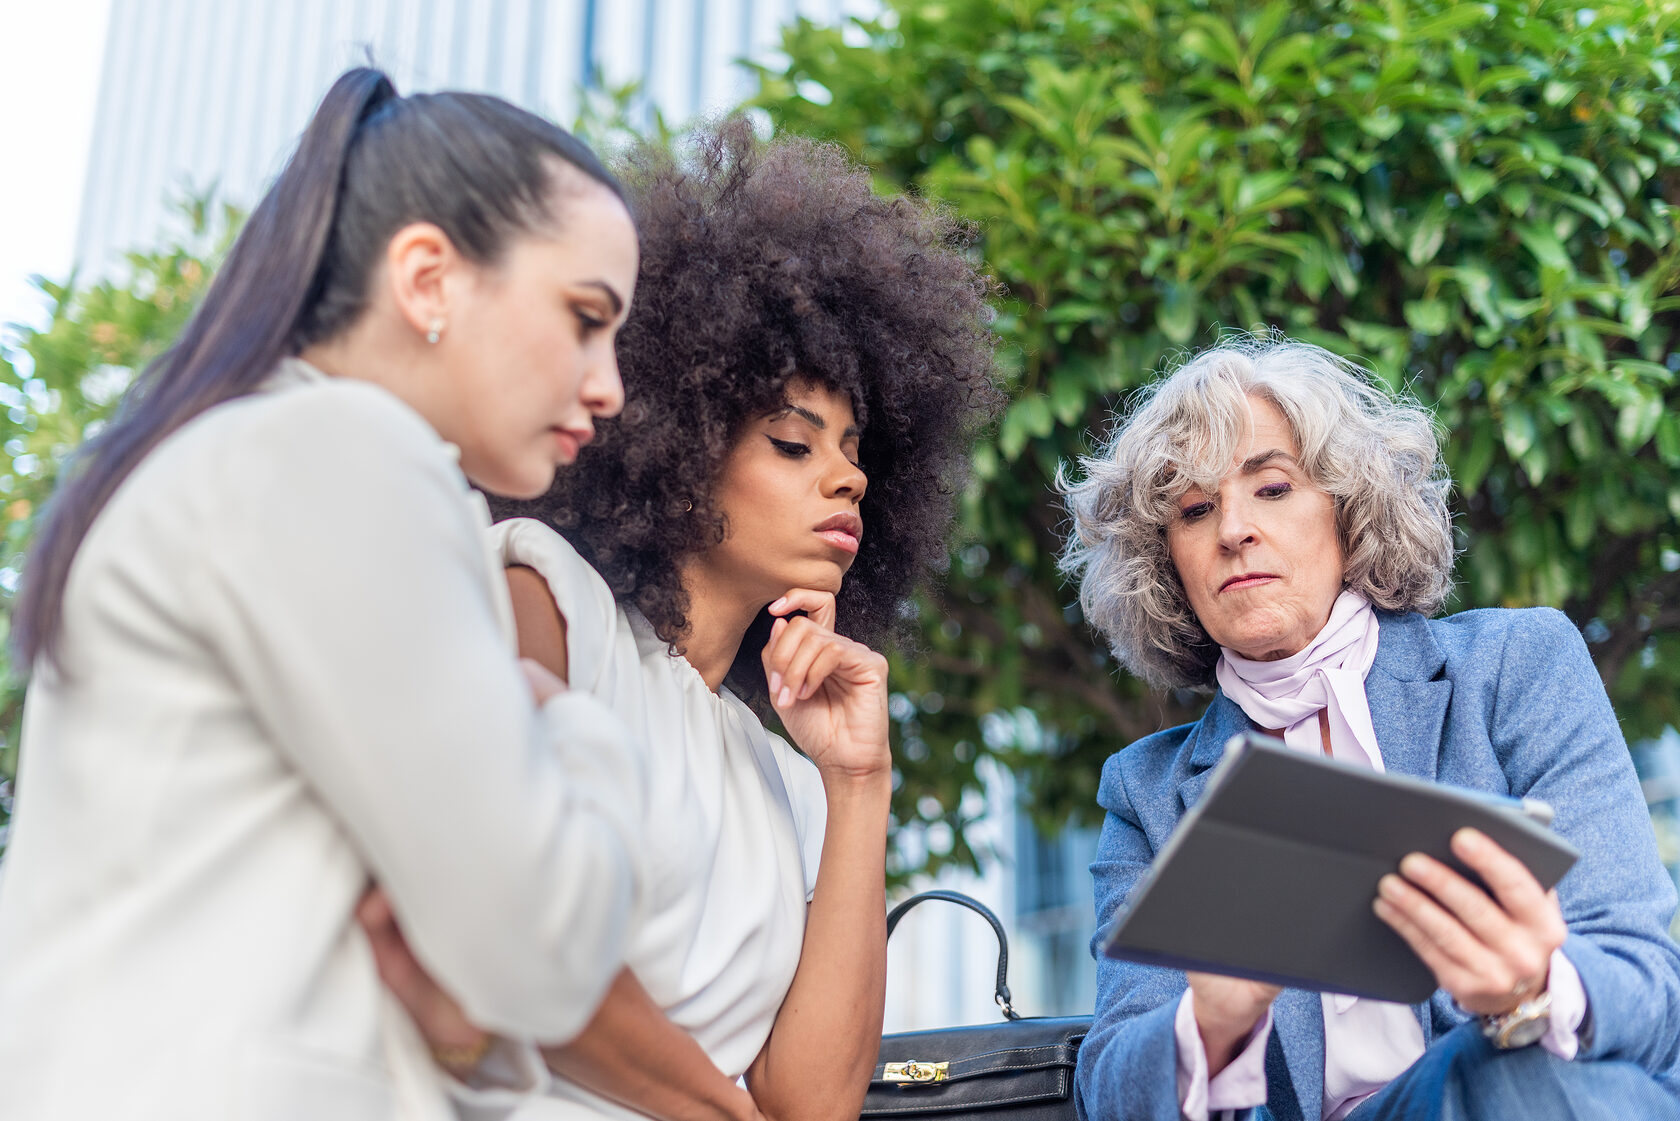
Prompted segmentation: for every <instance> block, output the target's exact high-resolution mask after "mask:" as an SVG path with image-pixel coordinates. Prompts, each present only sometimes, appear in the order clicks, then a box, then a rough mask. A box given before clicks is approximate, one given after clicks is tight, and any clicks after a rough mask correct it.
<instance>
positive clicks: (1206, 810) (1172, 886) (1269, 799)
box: [1103, 733, 1579, 1004]
mask: <svg viewBox="0 0 1680 1121" xmlns="http://www.w3.org/2000/svg"><path fill="white" fill-rule="evenodd" d="M1550 821H1551V811H1550V809H1549V808H1548V807H1546V806H1545V804H1544V803H1540V802H1536V801H1534V800H1533V799H1527V800H1523V801H1519V800H1517V799H1515V798H1503V797H1498V796H1495V795H1489V794H1483V793H1479V792H1477V791H1472V790H1461V789H1458V788H1455V787H1450V786H1438V785H1435V784H1433V783H1428V782H1424V781H1422V780H1420V779H1414V778H1408V777H1405V776H1402V775H1389V774H1378V773H1377V772H1375V771H1372V770H1369V769H1367V768H1364V767H1356V766H1353V765H1351V764H1347V763H1340V762H1337V761H1336V760H1334V759H1329V758H1326V757H1323V756H1315V755H1307V754H1305V753H1303V752H1298V751H1291V750H1289V749H1288V748H1287V747H1285V746H1284V745H1283V743H1282V742H1281V741H1279V740H1276V739H1272V738H1270V737H1266V736H1261V735H1257V734H1254V733H1247V734H1245V735H1241V736H1235V737H1233V738H1232V739H1231V741H1230V742H1229V743H1228V744H1227V745H1226V748H1225V757H1224V758H1223V759H1222V760H1221V761H1220V763H1219V765H1218V766H1217V767H1216V768H1215V769H1214V773H1213V775H1212V777H1211V778H1210V779H1209V781H1208V785H1207V789H1206V791H1205V793H1204V794H1203V796H1202V798H1201V800H1200V801H1199V802H1198V803H1197V804H1196V805H1195V807H1193V808H1192V809H1191V810H1190V812H1189V813H1187V814H1185V815H1184V818H1183V820H1181V821H1180V822H1179V823H1178V828H1176V829H1175V830H1173V834H1172V836H1171V837H1170V838H1168V840H1167V843H1166V845H1165V846H1164V847H1163V848H1162V849H1161V851H1160V853H1159V854H1157V856H1156V857H1155V861H1154V863H1153V864H1151V865H1150V868H1149V871H1148V872H1147V873H1146V874H1145V875H1144V878H1143V879H1142V880H1141V881H1139V883H1138V885H1137V887H1136V888H1135V889H1134V890H1133V891H1132V894H1131V897H1130V898H1129V899H1128V900H1127V902H1126V903H1125V904H1124V905H1123V906H1122V907H1121V909H1120V912H1119V914H1118V915H1117V916H1116V917H1115V919H1114V921H1113V924H1112V929H1111V930H1110V932H1109V934H1108V936H1107V939H1106V941H1105V943H1104V946H1103V949H1104V952H1105V953H1107V954H1108V955H1109V956H1110V957H1116V958H1124V959H1126V960H1127V961H1136V962H1143V963H1145V964H1149V965H1164V966H1170V967H1172V968H1174V969H1194V970H1200V971H1203V972H1208V973H1222V974H1225V975H1228V976H1233V977H1247V978H1251V979H1253V980H1257V981H1267V982H1271V983H1273V984H1282V985H1286V986H1289V987H1291V988H1298V989H1315V990H1318V991H1320V992H1334V993H1350V994H1352V995H1354V996H1362V997H1370V998H1373V999H1376V1000H1391V1001H1398V1002H1400V1003H1404V1004H1416V1003H1418V1002H1420V1001H1423V1000H1427V999H1428V998H1429V996H1430V995H1431V994H1432V993H1433V992H1434V991H1435V989H1436V987H1437V986H1436V984H1435V976H1434V974H1432V973H1431V972H1430V971H1429V968H1428V967H1427V966H1426V965H1424V964H1423V962H1422V961H1421V960H1420V959H1419V958H1418V957H1417V955H1416V954H1414V953H1412V950H1411V947H1409V946H1407V945H1406V943H1405V942H1404V941H1403V940H1402V939H1401V937H1400V936H1399V935H1398V934H1396V933H1394V931H1393V930H1391V929H1389V927H1388V926H1387V924H1385V923H1384V922H1383V921H1382V920H1381V919H1379V918H1377V916H1376V915H1375V914H1374V913H1373V912H1372V910H1371V902H1372V900H1373V899H1375V898H1376V894H1377V881H1378V880H1379V879H1381V878H1382V876H1383V875H1385V874H1386V873H1389V872H1393V871H1395V870H1396V869H1397V868H1398V867H1399V864H1400V858H1401V857H1403V856H1405V855H1406V854H1407V853H1410V852H1422V853H1426V854H1428V855H1429V856H1432V857H1434V858H1435V859H1437V860H1439V861H1441V862H1442V863H1444V864H1446V865H1448V866H1449V867H1452V868H1454V869H1456V870H1457V871H1458V872H1459V873H1461V874H1462V875H1464V876H1466V877H1468V878H1469V879H1470V880H1471V881H1472V882H1480V881H1479V878H1478V877H1477V876H1475V874H1474V873H1472V872H1471V871H1470V870H1469V869H1468V868H1466V867H1465V866H1464V864H1463V863H1462V862H1461V861H1459V859H1458V858H1457V857H1455V856H1453V854H1452V852H1451V850H1450V848H1449V846H1448V841H1449V839H1450V838H1451V837H1452V835H1453V833H1454V832H1456V831H1457V830H1458V829H1460V828H1461V827H1463V826H1470V827H1472V828H1475V829H1479V830H1480V831H1481V832H1483V833H1485V834H1486V835H1487V836H1488V837H1490V838H1492V840H1493V841H1494V842H1496V843H1497V844H1499V845H1500V846H1501V847H1503V848H1504V849H1505V850H1506V851H1507V852H1509V853H1510V854H1511V855H1512V856H1515V857H1516V858H1517V859H1518V860H1520V861H1522V862H1523V864H1525V865H1526V866H1527V867H1528V869H1529V871H1531V872H1533V873H1534V876H1535V878H1536V879H1537V880H1539V881H1540V884H1541V886H1542V887H1546V888H1550V887H1552V886H1553V885H1554V884H1556V883H1557V881H1558V880H1559V879H1561V878H1562V877H1563V874H1564V873H1565V872H1567V871H1568V870H1569V867H1570V865H1572V864H1574V863H1575V860H1576V858H1577V856H1578V855H1579V854H1578V853H1577V852H1576V851H1575V849H1574V848H1573V847H1571V846H1570V845H1569V843H1568V842H1566V841H1564V840H1563V839H1562V838H1560V837H1558V836H1557V835H1556V834H1554V833H1552V831H1551V830H1550V829H1548V828H1547V824H1548V823H1549V822H1550Z"/></svg>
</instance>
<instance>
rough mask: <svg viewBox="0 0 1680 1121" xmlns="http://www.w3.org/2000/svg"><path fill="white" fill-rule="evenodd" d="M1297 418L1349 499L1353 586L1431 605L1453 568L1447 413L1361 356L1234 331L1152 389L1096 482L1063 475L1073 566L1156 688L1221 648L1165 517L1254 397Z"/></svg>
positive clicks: (1101, 623)
mask: <svg viewBox="0 0 1680 1121" xmlns="http://www.w3.org/2000/svg"><path fill="white" fill-rule="evenodd" d="M1251 395H1252V396H1255V397H1260V398H1263V399H1265V400H1267V401H1270V402H1271V403H1272V404H1273V405H1275V406H1276V407H1277V409H1278V411H1279V412H1281V413H1282V414H1283V416H1284V419H1285V421H1286V422H1287V423H1288V425H1289V427H1290V430H1291V432H1292V434H1293V435H1294V437H1295V442H1296V445H1297V446H1298V447H1299V449H1300V452H1301V458H1300V463H1301V467H1302V469H1303V470H1304V471H1305V472H1306V473H1307V476H1308V477H1309V478H1311V479H1312V480H1313V482H1314V483H1316V484H1317V485H1318V486H1321V487H1323V488H1324V490H1325V491H1327V492H1328V493H1329V494H1330V496H1331V499H1332V500H1333V502H1334V504H1335V510H1336V523H1337V532H1338V533H1339V534H1340V537H1341V543H1342V553H1343V556H1344V558H1345V559H1344V567H1343V572H1342V577H1343V581H1344V583H1345V585H1346V586H1347V587H1348V588H1349V589H1351V590H1352V591H1355V592H1358V593H1359V594H1360V595H1363V596H1364V597H1365V598H1366V599H1368V600H1370V601H1371V604H1372V606H1374V607H1378V608H1382V609H1384V610H1388V611H1418V612H1422V613H1423V614H1425V615H1429V614H1433V613H1434V612H1435V611H1436V610H1438V609H1439V608H1440V606H1441V603H1442V601H1444V600H1445V599H1446V597H1447V593H1448V591H1449V590H1450V587H1451V577H1452V565H1453V533H1452V518H1451V515H1449V514H1448V512H1447V492H1448V490H1449V489H1450V488H1451V485H1452V483H1451V480H1450V479H1449V478H1448V477H1447V471H1446V467H1445V465H1444V464H1443V463H1442V462H1441V456H1440V449H1439V446H1438V443H1437V440H1436V434H1435V423H1434V418H1433V417H1432V416H1431V414H1430V413H1429V411H1428V410H1427V409H1425V408H1424V407H1423V406H1422V405H1420V404H1418V403H1417V402H1416V401H1413V400H1411V399H1409V398H1406V397H1403V396H1400V395H1398V394H1391V393H1390V392H1388V391H1387V389H1386V388H1380V387H1379V383H1377V382H1376V381H1375V378H1374V376H1373V375H1372V374H1371V373H1370V372H1369V371H1367V370H1365V369H1364V368H1363V367H1361V366H1359V365H1357V364H1356V363H1354V362H1350V361H1348V360H1347V359H1344V358H1338V357H1337V356H1336V355H1334V354H1332V353H1330V352H1329V351H1327V350H1325V349H1323V348H1322V347H1317V346H1312V345H1310V344H1308V343H1301V342H1295V341H1292V340H1290V339H1287V338H1284V337H1283V336H1281V335H1259V336H1250V335H1242V336H1234V337H1232V338H1229V339H1226V340H1225V341H1223V342H1221V343H1220V344H1219V345H1218V346H1215V347H1212V348H1210V349H1208V350H1206V351H1203V352H1202V353H1201V354H1198V355H1196V356H1195V357H1194V358H1192V359H1191V360H1190V361H1188V362H1185V363H1184V364H1183V365H1182V366H1180V367H1179V368H1178V369H1177V370H1176V371H1173V372H1170V373H1168V374H1167V375H1165V376H1164V377H1162V378H1160V379H1158V380H1157V381H1155V382H1154V383H1153V384H1151V385H1150V386H1148V387H1146V388H1145V389H1144V390H1143V391H1142V392H1141V393H1140V394H1139V396H1138V397H1137V399H1136V400H1135V401H1134V402H1133V405H1132V408H1131V414H1130V416H1128V417H1124V418H1121V419H1119V421H1118V423H1117V424H1116V426H1115V428H1114V430H1113V433H1112V435H1111V436H1110V437H1109V438H1108V439H1107V441H1105V443H1104V446H1103V448H1102V450H1101V452H1100V453H1099V454H1097V455H1095V456H1090V457H1086V458H1082V459H1081V460H1080V461H1079V462H1080V467H1081V469H1082V470H1083V472H1084V475H1085V477H1084V479H1083V480H1080V481H1074V480H1071V479H1070V478H1069V477H1068V474H1067V471H1066V470H1065V468H1064V469H1063V470H1061V471H1058V472H1057V478H1056V484H1057V487H1058V488H1059V489H1060V490H1061V491H1062V493H1063V494H1064V495H1065V496H1066V498H1067V506H1068V510H1069V512H1070V513H1071V514H1072V515H1073V528H1072V531H1071V532H1070V534H1069V537H1068V542H1067V547H1066V549H1065V550H1064V552H1063V555H1062V558H1061V569H1062V571H1063V572H1064V573H1065V574H1067V575H1069V576H1075V577H1078V579H1079V604H1080V607H1081V608H1082V609H1083V610H1084V612H1085V618H1086V619H1087V620H1089V621H1090V623H1091V625H1092V626H1093V627H1095V628H1096V629H1097V630H1098V631H1099V632H1100V633H1101V634H1102V635H1103V636H1104V637H1105V638H1107V639H1108V641H1109V645H1110V647H1111V648H1112V649H1113V651H1114V654H1115V656H1116V657H1118V658H1119V659H1120V661H1121V662H1122V663H1123V664H1124V665H1125V666H1126V668H1127V669H1129V670H1131V671H1132V673H1134V674H1136V675H1137V676H1139V677H1141V678H1143V679H1144V680H1145V681H1147V682H1149V683H1150V684H1151V685H1155V686H1157V687H1164V688H1184V687H1187V686H1205V685H1207V684H1208V683H1209V682H1210V681H1211V680H1212V679H1213V668H1214V665H1215V663H1216V662H1217V661H1218V659H1219V647H1218V645H1217V644H1216V643H1214V641H1213V639H1212V638H1210V637H1209V636H1208V633H1207V631H1206V630H1205V629H1203V627H1202V625H1201V623H1200V622H1199V621H1198V620H1197V619H1196V616H1195V614H1194V613H1193V612H1192V611H1191V609H1190V601H1189V600H1188V599H1187V598H1186V596H1185V594H1184V585H1183V583H1182V582H1181V581H1180V579H1179V575H1178V570H1177V569H1176V568H1175V567H1174V566H1173V563H1172V560H1171V558H1170V557H1169V555H1168V552H1167V532H1166V531H1167V526H1168V524H1169V522H1170V519H1171V518H1172V516H1173V515H1174V514H1175V513H1176V512H1177V509H1178V503H1177V500H1178V499H1179V498H1180V497H1181V496H1182V495H1183V494H1184V493H1185V492H1186V491H1187V490H1189V489H1190V488H1191V487H1193V486H1194V487H1201V488H1203V489H1204V490H1207V491H1209V492H1210V493H1211V492H1213V491H1215V490H1217V489H1218V485H1219V481H1220V479H1221V478H1223V477H1224V476H1225V475H1226V474H1228V473H1229V471H1230V466H1231V464H1232V462H1233V461H1234V460H1235V458H1236V454H1237V449H1238V448H1239V446H1240V441H1241V440H1242V439H1243V438H1244V437H1245V435H1246V432H1247V429H1248V426H1249V424H1250V423H1251V421H1250V415H1249V410H1248V407H1247V399H1248V397H1250V396H1251Z"/></svg>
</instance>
